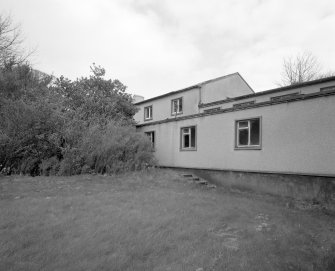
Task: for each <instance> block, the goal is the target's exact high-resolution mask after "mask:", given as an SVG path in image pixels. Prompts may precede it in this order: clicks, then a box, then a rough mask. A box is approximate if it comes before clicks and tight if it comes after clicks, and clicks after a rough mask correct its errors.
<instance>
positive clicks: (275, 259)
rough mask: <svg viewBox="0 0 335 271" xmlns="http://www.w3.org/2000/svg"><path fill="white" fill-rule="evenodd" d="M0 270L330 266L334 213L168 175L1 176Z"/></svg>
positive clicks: (334, 252) (333, 265)
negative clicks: (204, 185)
mask: <svg viewBox="0 0 335 271" xmlns="http://www.w3.org/2000/svg"><path fill="white" fill-rule="evenodd" d="M0 270H34V271H35V270H71V271H72V270H171V271H174V270H194V271H196V270H198V271H200V270H203V271H206V270H266V271H269V270H335V217H334V215H333V214H329V213H328V214H326V213H323V212H322V211H321V210H301V209H296V208H287V207H286V204H285V202H284V201H283V200H280V199H278V198H273V197H270V196H266V195H255V194H251V193H245V192H243V193H242V192H241V193H240V192H236V191H229V190H227V189H224V188H217V189H208V188H205V187H203V186H201V185H199V184H195V183H190V182H187V181H185V180H184V179H183V178H182V177H180V173H178V172H175V171H172V170H152V171H148V172H140V173H129V174H126V175H122V176H98V175H96V176H93V175H84V176H74V177H35V178H31V177H20V176H14V177H1V178H0Z"/></svg>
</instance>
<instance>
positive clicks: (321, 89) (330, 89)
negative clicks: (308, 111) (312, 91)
mask: <svg viewBox="0 0 335 271" xmlns="http://www.w3.org/2000/svg"><path fill="white" fill-rule="evenodd" d="M334 90H335V86H330V87H324V88H320V91H334Z"/></svg>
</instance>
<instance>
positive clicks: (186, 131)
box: [180, 126, 196, 151]
mask: <svg viewBox="0 0 335 271" xmlns="http://www.w3.org/2000/svg"><path fill="white" fill-rule="evenodd" d="M180 135H181V140H180V144H181V146H180V149H181V150H189V151H194V150H196V127H195V126H190V127H183V128H181V132H180Z"/></svg>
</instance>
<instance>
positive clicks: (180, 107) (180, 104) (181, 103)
mask: <svg viewBox="0 0 335 271" xmlns="http://www.w3.org/2000/svg"><path fill="white" fill-rule="evenodd" d="M182 101H183V100H182V99H179V108H178V112H182V111H183V102H182Z"/></svg>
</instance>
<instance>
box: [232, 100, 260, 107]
mask: <svg viewBox="0 0 335 271" xmlns="http://www.w3.org/2000/svg"><path fill="white" fill-rule="evenodd" d="M253 104H255V101H249V102H244V103H238V104H233V108H240V107H247V106H250V105H253Z"/></svg>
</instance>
